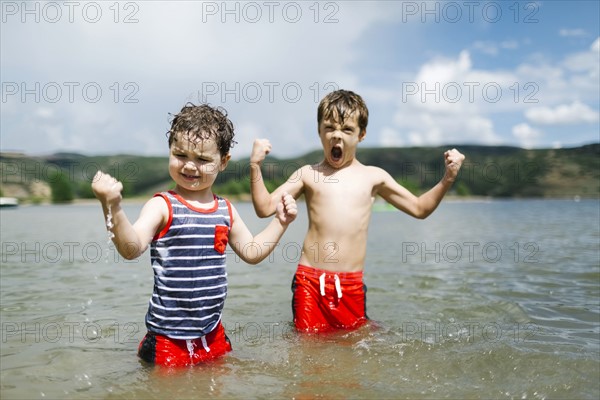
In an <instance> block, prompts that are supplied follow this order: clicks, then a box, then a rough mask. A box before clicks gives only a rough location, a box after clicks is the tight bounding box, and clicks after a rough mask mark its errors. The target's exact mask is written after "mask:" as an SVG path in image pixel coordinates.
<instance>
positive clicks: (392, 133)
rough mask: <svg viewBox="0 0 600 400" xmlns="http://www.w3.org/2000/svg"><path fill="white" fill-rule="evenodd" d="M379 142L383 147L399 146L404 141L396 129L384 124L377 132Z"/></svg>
mask: <svg viewBox="0 0 600 400" xmlns="http://www.w3.org/2000/svg"><path fill="white" fill-rule="evenodd" d="M379 144H380V145H381V146H384V147H400V146H404V144H405V142H404V140H403V139H402V137H401V135H400V133H399V132H398V131H397V130H395V129H393V128H390V127H387V126H386V127H384V128H383V129H382V130H381V132H380V133H379Z"/></svg>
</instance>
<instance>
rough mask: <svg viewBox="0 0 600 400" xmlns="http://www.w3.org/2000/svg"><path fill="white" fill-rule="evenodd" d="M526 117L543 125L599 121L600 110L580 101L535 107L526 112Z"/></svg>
mask: <svg viewBox="0 0 600 400" xmlns="http://www.w3.org/2000/svg"><path fill="white" fill-rule="evenodd" d="M525 117H526V118H527V119H528V120H529V121H531V122H533V123H536V124H541V125H559V124H560V125H572V124H578V123H592V122H596V121H598V112H597V111H595V110H593V109H592V108H590V107H589V106H588V105H586V104H583V103H580V102H578V101H576V102H573V103H571V104H561V105H559V106H557V107H554V108H552V107H535V108H531V109H529V110H527V111H526V112H525Z"/></svg>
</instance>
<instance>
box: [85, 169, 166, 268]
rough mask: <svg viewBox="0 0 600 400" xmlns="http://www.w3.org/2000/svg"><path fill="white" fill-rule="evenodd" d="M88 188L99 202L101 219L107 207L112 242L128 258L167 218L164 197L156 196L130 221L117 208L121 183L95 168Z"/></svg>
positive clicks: (143, 248) (141, 248) (145, 244)
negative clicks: (96, 170)
mask: <svg viewBox="0 0 600 400" xmlns="http://www.w3.org/2000/svg"><path fill="white" fill-rule="evenodd" d="M92 190H93V191H94V194H95V195H96V197H97V198H98V200H100V203H101V204H102V211H103V213H104V219H105V220H106V216H107V215H108V212H109V208H110V212H111V214H112V222H113V227H112V228H111V232H112V233H113V234H114V237H113V238H112V241H113V243H114V244H115V247H116V249H117V251H118V252H119V254H120V255H121V256H123V257H124V258H126V259H128V260H132V259H134V258H137V257H139V256H140V255H141V254H142V253H143V252H144V251H146V248H147V247H148V244H149V243H150V241H151V240H152V238H153V237H154V235H155V233H156V232H157V231H158V230H159V229H160V227H161V226H162V225H164V223H165V221H166V217H168V209H167V206H166V204H165V202H164V200H162V199H161V198H158V197H154V198H152V199H150V200H149V201H148V202H147V203H146V204H145V205H144V207H143V208H142V211H141V212H140V216H139V218H138V220H137V221H136V222H135V224H131V222H130V221H129V219H128V218H127V215H126V214H125V211H124V210H123V208H122V207H121V200H122V195H121V191H122V190H123V184H122V183H121V182H119V181H118V180H116V179H115V178H113V177H112V176H110V175H109V174H105V173H103V172H101V171H98V173H96V175H95V176H94V180H93V181H92Z"/></svg>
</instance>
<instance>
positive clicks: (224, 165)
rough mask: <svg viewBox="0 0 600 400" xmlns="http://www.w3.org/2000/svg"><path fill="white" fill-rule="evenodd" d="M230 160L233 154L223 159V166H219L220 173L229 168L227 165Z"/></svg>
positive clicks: (226, 155)
mask: <svg viewBox="0 0 600 400" xmlns="http://www.w3.org/2000/svg"><path fill="white" fill-rule="evenodd" d="M230 159H231V154H229V153H227V154H225V155H224V156H222V157H221V165H219V172H221V171H224V170H225V168H227V164H228V163H229V160H230Z"/></svg>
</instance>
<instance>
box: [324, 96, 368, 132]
mask: <svg viewBox="0 0 600 400" xmlns="http://www.w3.org/2000/svg"><path fill="white" fill-rule="evenodd" d="M355 112H356V113H357V114H358V127H359V128H360V130H361V132H364V131H366V129H367V124H368V123H369V110H368V108H367V105H366V104H365V101H364V100H363V99H362V97H360V96H359V95H358V94H356V93H354V92H351V91H349V90H336V91H335V92H331V93H329V94H328V95H326V96H325V97H323V100H321V103H319V108H318V110H317V123H318V124H319V125H320V124H321V122H322V121H323V120H327V119H332V120H335V121H339V122H342V123H343V122H344V121H345V120H346V118H348V117H349V116H350V115H352V114H353V113H355Z"/></svg>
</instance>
